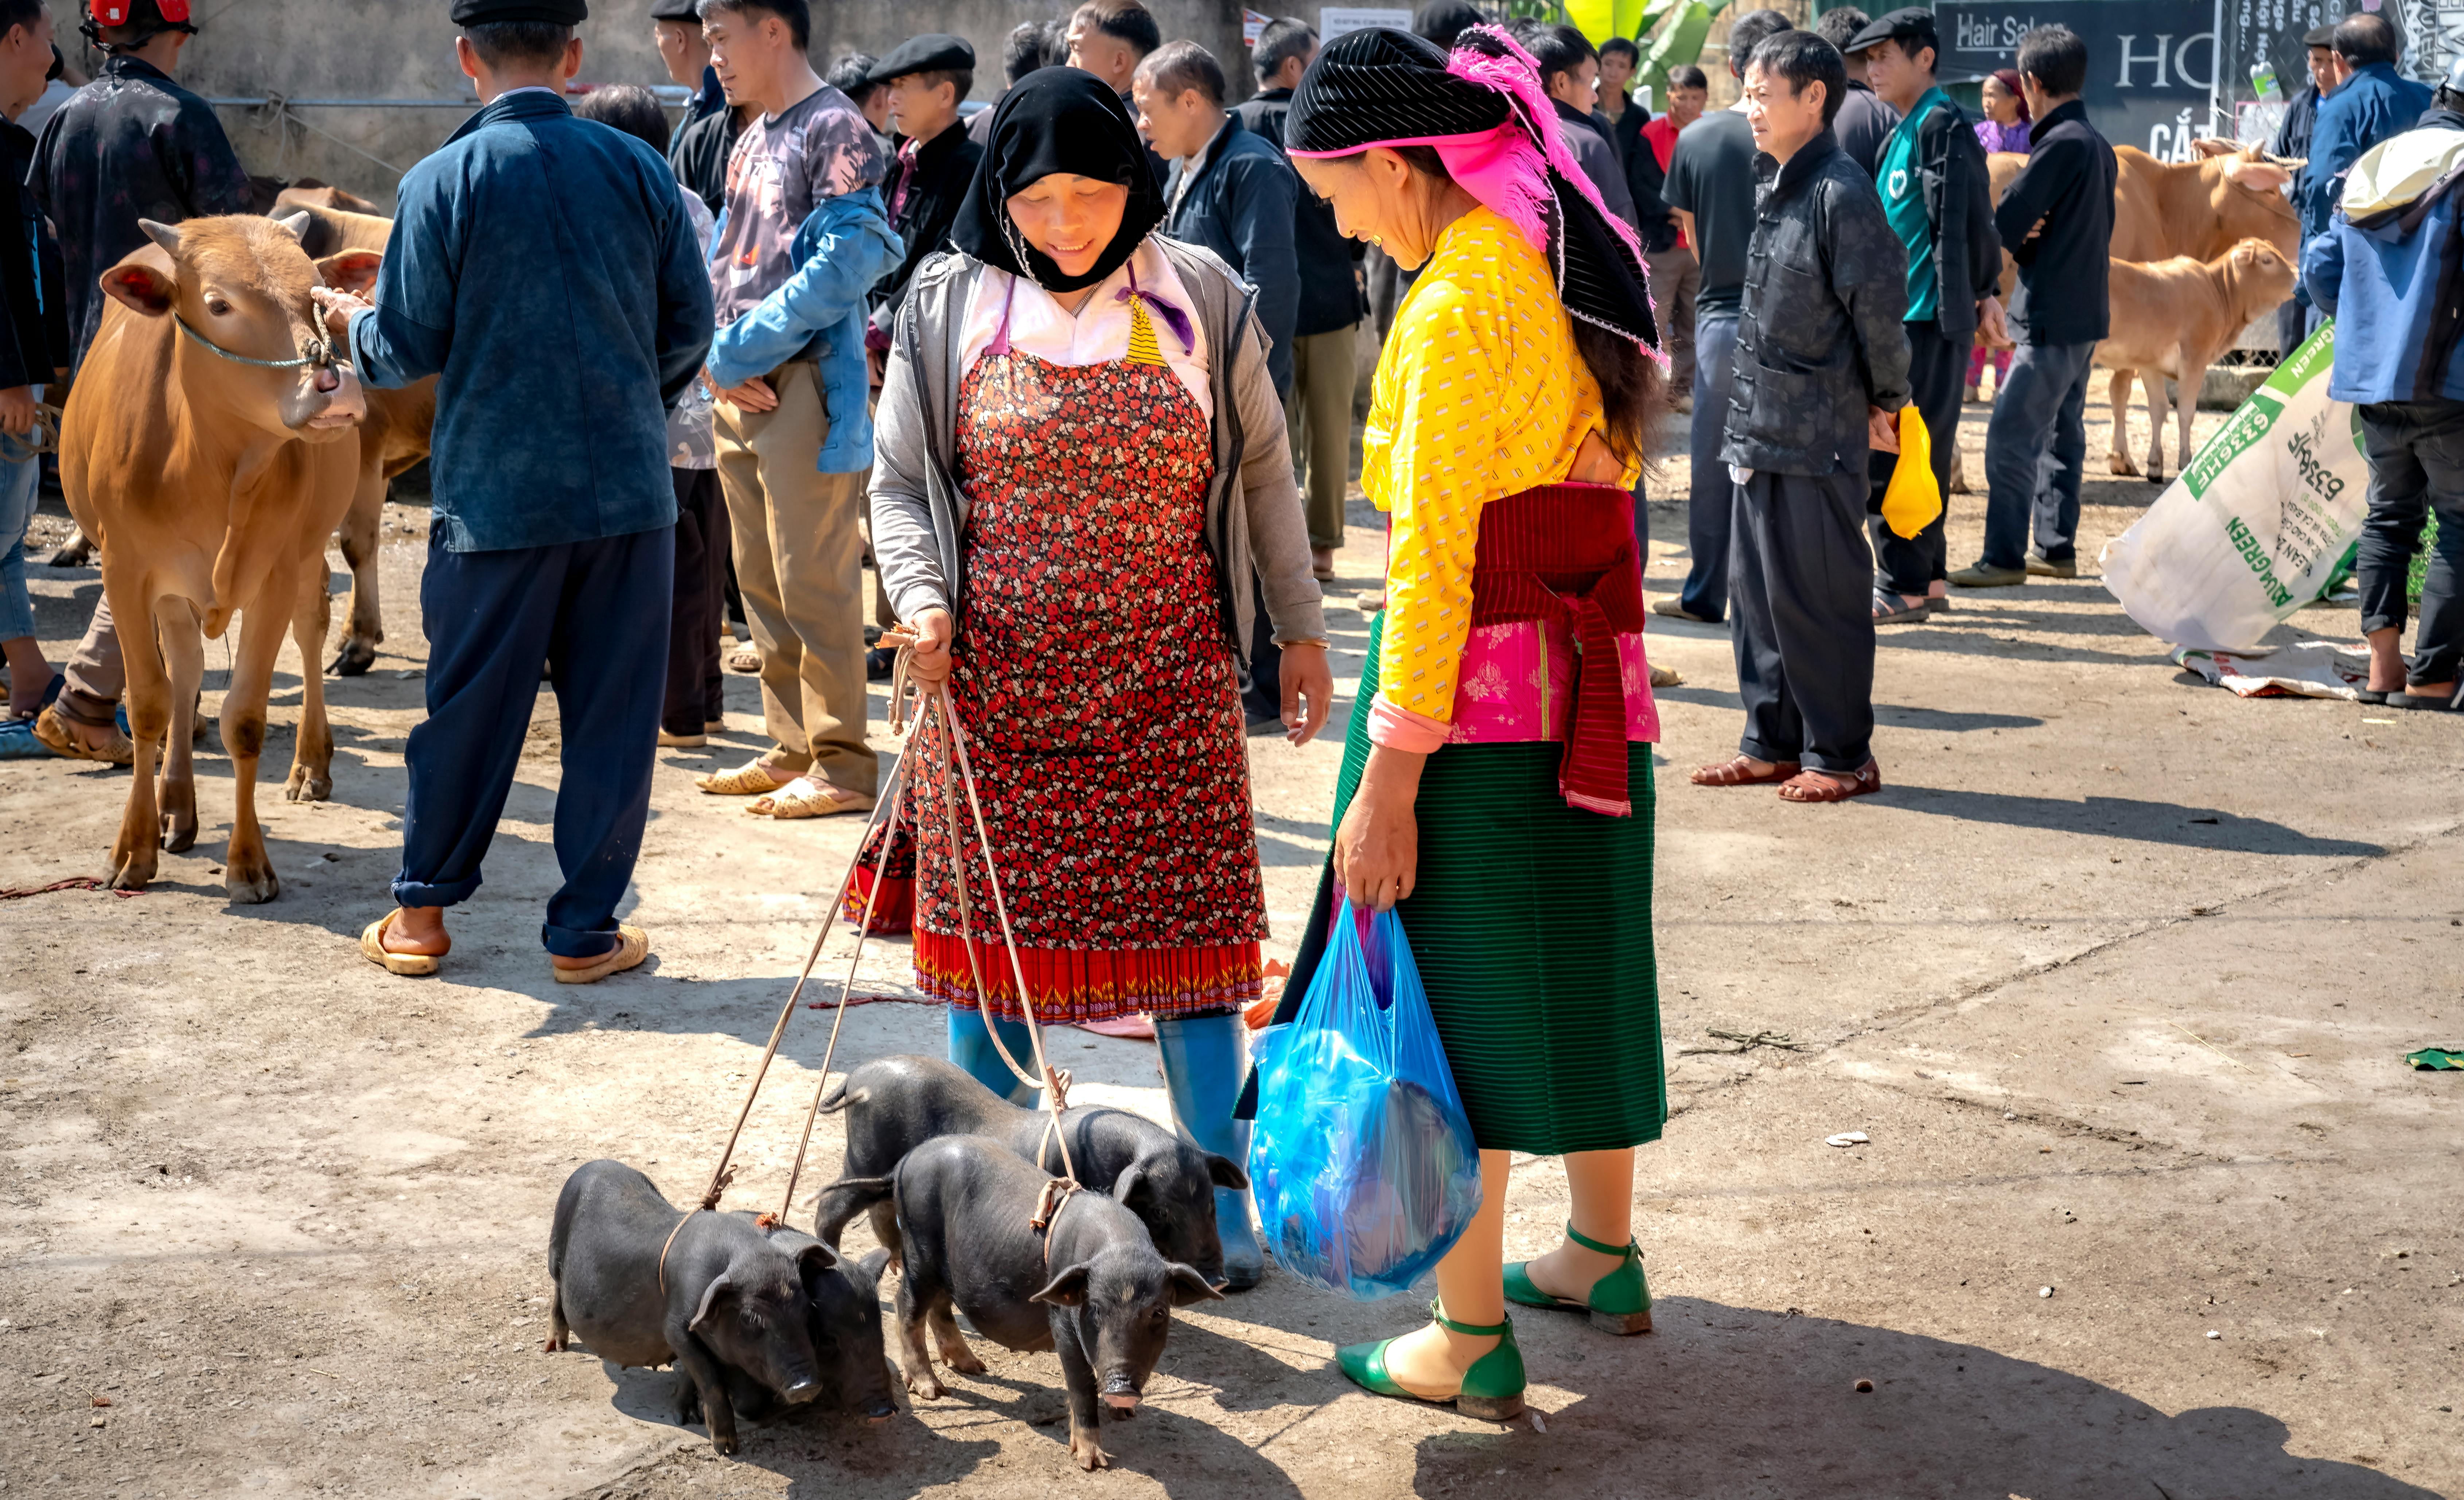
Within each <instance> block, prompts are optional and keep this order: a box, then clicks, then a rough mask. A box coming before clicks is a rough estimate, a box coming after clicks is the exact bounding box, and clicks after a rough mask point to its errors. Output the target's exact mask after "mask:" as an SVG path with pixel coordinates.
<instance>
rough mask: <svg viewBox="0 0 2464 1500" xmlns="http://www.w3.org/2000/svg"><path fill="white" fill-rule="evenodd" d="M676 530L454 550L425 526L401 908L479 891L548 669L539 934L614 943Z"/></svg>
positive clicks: (652, 720)
mask: <svg viewBox="0 0 2464 1500" xmlns="http://www.w3.org/2000/svg"><path fill="white" fill-rule="evenodd" d="M675 556H676V542H675V528H673V527H672V526H662V527H660V528H659V529H658V530H656V531H641V532H635V533H633V534H632V535H630V536H625V537H606V538H602V539H600V540H594V541H570V542H563V543H560V544H558V545H554V546H544V547H516V548H513V549H511V550H509V551H503V552H449V551H447V550H446V548H445V539H444V533H443V532H441V531H440V532H438V533H436V534H435V535H434V536H432V537H430V538H429V543H428V571H427V573H426V574H425V575H423V576H422V577H421V579H420V582H419V608H420V621H421V623H422V625H423V626H424V627H425V628H426V629H427V631H428V684H427V685H428V717H427V718H425V719H423V720H421V721H420V722H419V723H418V724H416V725H414V726H412V728H411V731H410V740H409V742H408V744H407V746H406V747H405V749H404V752H403V760H404V762H405V764H406V765H407V768H408V770H409V772H410V788H409V795H408V796H407V797H406V798H405V799H404V807H403V815H402V871H401V873H399V874H397V875H395V876H394V882H393V898H394V903H395V904H396V905H398V906H454V905H458V904H460V903H461V902H464V901H467V900H469V899H471V896H472V893H473V892H475V891H477V890H478V889H479V865H480V861H481V860H482V859H484V858H485V857H486V855H487V852H488V845H489V844H490V842H492V841H493V840H494V839H495V836H496V823H497V820H498V819H499V818H500V817H502V816H503V814H504V810H505V795H506V793H507V792H509V791H510V790H511V789H512V788H513V784H514V773H515V772H516V771H517V769H519V768H520V765H521V758H522V743H523V740H524V739H526V738H527V737H528V735H529V733H530V727H531V714H532V712H533V710H534V709H536V708H537V706H538V704H539V669H540V668H541V667H542V666H544V667H548V668H551V669H553V670H554V673H555V684H556V706H557V720H558V723H559V725H560V726H561V729H562V730H563V735H564V751H563V759H562V761H561V766H562V772H563V775H562V779H561V782H560V783H559V784H558V786H557V791H556V834H555V839H556V863H557V869H558V870H560V871H562V872H563V875H564V884H563V885H561V887H559V888H558V889H557V891H556V893H555V894H553V895H551V896H549V897H548V900H547V914H546V921H545V922H544V923H543V924H542V926H541V927H540V929H539V937H540V941H541V943H542V945H543V946H545V947H546V949H547V951H548V952H550V953H552V954H556V955H558V956H559V957H561V958H568V959H589V958H596V957H598V956H599V955H601V954H604V953H606V952H608V951H610V950H611V949H613V948H614V947H615V946H616V943H617V941H618V938H617V935H616V907H617V904H618V903H619V902H620V901H622V900H623V899H624V896H625V888H626V886H627V884H628V883H630V882H631V880H632V878H633V861H634V859H635V858H636V857H637V856H639V855H640V853H641V852H642V829H643V827H644V826H645V825H646V824H647V823H648V822H649V815H650V771H651V766H652V760H653V757H654V755H655V754H656V751H657V742H656V741H657V736H656V734H655V733H654V725H655V724H656V721H657V719H658V714H659V693H658V689H657V688H656V687H655V686H654V684H653V680H652V678H651V677H650V674H649V673H648V672H647V671H645V670H644V668H645V666H646V665H647V664H648V663H650V662H656V661H663V660H665V659H666V658H667V651H668V639H667V637H668V612H667V610H666V609H665V608H663V607H662V606H664V605H665V604H666V603H667V602H668V600H669V598H670V597H671V594H672V592H673V589H674V579H673V573H672V569H673V566H674V563H675Z"/></svg>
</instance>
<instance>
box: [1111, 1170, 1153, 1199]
mask: <svg viewBox="0 0 2464 1500" xmlns="http://www.w3.org/2000/svg"><path fill="white" fill-rule="evenodd" d="M1146 1191H1147V1169H1146V1168H1145V1167H1144V1166H1141V1165H1139V1164H1137V1163H1135V1162H1133V1163H1131V1164H1130V1165H1129V1166H1128V1167H1126V1168H1124V1169H1123V1170H1122V1172H1121V1175H1120V1176H1119V1177H1116V1178H1114V1179H1112V1202H1116V1203H1119V1204H1120V1205H1121V1206H1122V1207H1124V1208H1127V1207H1129V1206H1131V1205H1132V1204H1133V1203H1135V1202H1137V1201H1138V1199H1139V1197H1140V1196H1141V1195H1143V1194H1144V1193H1145V1192H1146Z"/></svg>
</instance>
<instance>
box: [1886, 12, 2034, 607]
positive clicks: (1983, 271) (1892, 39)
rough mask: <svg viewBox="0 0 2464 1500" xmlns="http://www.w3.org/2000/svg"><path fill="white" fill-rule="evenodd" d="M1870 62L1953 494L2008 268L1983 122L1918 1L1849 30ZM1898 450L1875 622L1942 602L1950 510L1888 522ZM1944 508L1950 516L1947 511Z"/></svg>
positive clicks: (1911, 320)
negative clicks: (1884, 116)
mask: <svg viewBox="0 0 2464 1500" xmlns="http://www.w3.org/2000/svg"><path fill="white" fill-rule="evenodd" d="M1848 46H1849V49H1850V51H1851V52H1852V53H1855V54H1859V55H1863V57H1864V58H1865V76H1866V77H1867V78H1868V79H1869V80H1870V81H1871V82H1872V83H1873V86H1874V92H1875V93H1876V94H1878V95H1880V96H1881V99H1882V101H1883V102H1884V103H1886V104H1888V105H1890V106H1891V107H1892V108H1893V109H1895V110H1897V111H1899V114H1900V122H1899V123H1898V124H1897V125H1895V126H1893V127H1892V129H1891V133H1890V135H1889V136H1888V137H1887V138H1885V139H1884V141H1883V143H1882V150H1881V156H1880V157H1878V158H1877V159H1876V163H1875V165H1876V171H1875V174H1874V175H1875V186H1876V187H1877V188H1881V194H1882V213H1883V215H1884V216H1885V217H1887V218H1888V219H1889V220H1890V221H1891V230H1892V232H1894V233H1896V234H1897V235H1898V236H1899V237H1900V242H1901V243H1902V244H1903V245H1905V246H1906V247H1907V257H1908V316H1907V331H1908V386H1909V388H1910V389H1911V391H1912V392H1913V393H1914V395H1913V399H1914V400H1915V402H1916V406H1917V411H1918V414H1919V415H1921V416H1923V417H1924V418H1925V431H1926V433H1927V434H1928V435H1929V436H1930V437H1931V438H1932V439H1933V445H1932V449H1931V454H1932V459H1933V476H1934V483H1935V484H1936V485H1937V486H1939V487H1940V489H1941V493H1942V494H1943V495H1944V496H1946V497H1947V496H1949V494H1950V468H1951V465H1952V464H1953V463H1955V462H1957V461H1958V458H1959V407H1960V391H1961V387H1962V386H1963V385H1964V384H1965V383H1966V381H1967V378H1968V351H1969V347H1970V346H1971V345H1972V344H1973V343H1974V342H1975V339H1976V331H1977V326H1978V324H1979V323H1980V322H1982V323H1983V324H1985V325H1986V327H1987V331H1988V332H1989V333H1991V334H1995V335H1998V334H1999V333H2000V331H2001V330H2000V327H1999V324H2000V321H2001V307H2000V305H1999V304H1998V303H1997V302H1996V300H1995V298H1994V295H1993V294H1994V289H1995V283H1996V282H1997V281H1999V280H2000V278H2001V276H2002V240H2001V237H2000V236H1999V235H1997V234H1996V233H1995V232H1994V231H1993V188H1992V182H1991V177H1990V176H1989V174H1988V173H1987V171H1986V166H1985V147H1984V145H1983V144H1982V143H1979V142H1978V141H1977V139H1976V122H1975V121H1972V120H1970V119H1969V116H1968V113H1967V112H1966V111H1965V110H1963V109H1961V108H1960V107H1959V106H1958V105H1957V104H1954V103H1952V102H1951V100H1950V96H1948V95H1947V94H1945V93H1944V92H1943V91H1942V89H1941V88H1940V87H1939V86H1938V85H1937V84H1936V83H1935V81H1934V63H1935V59H1936V58H1938V57H1940V56H1941V55H1942V43H1941V39H1940V38H1939V37H1938V36H1936V35H1935V33H1934V23H1933V12H1932V11H1929V10H1925V9H1924V8H1923V7H1919V6H1910V7H1908V8H1906V9H1904V10H1900V11H1892V12H1891V13H1890V14H1888V15H1885V16H1883V17H1882V18H1881V19H1880V20H1878V21H1874V22H1872V23H1870V24H1868V25H1867V26H1866V28H1865V29H1864V30H1863V31H1861V32H1859V33H1857V34H1856V35H1855V36H1853V37H1851V38H1849V42H1848ZM1898 461H1899V460H1898V455H1897V454H1881V455H1877V456H1876V458H1875V460H1874V474H1873V492H1872V496H1871V500H1870V509H1871V510H1872V512H1873V519H1872V523H1871V524H1872V530H1873V534H1874V561H1875V574H1876V576H1875V582H1874V606H1873V609H1874V620H1875V623H1877V624H1890V623H1895V622H1902V621H1917V620H1923V619H1925V617H1926V615H1927V613H1928V612H1929V610H1931V609H1939V608H1943V607H1946V604H1947V602H1946V604H1936V603H1934V601H1936V600H1941V599H1942V598H1943V595H1944V592H1945V587H1944V582H1943V581H1944V580H1945V579H1946V578H1947V576H1948V573H1949V569H1948V567H1947V562H1948V558H1947V554H1946V553H1945V551H1944V543H1943V517H1942V516H1936V517H1935V518H1933V519H1932V520H1931V521H1930V522H1928V523H1927V524H1926V525H1925V528H1924V529H1923V530H1921V531H1919V532H1918V533H1917V534H1916V535H1915V536H1914V537H1903V536H1901V535H1900V534H1899V533H1897V532H1895V531H1893V530H1892V529H1891V528H1890V527H1889V525H1887V524H1886V523H1884V521H1883V519H1882V496H1883V494H1884V492H1885V491H1887V490H1888V489H1889V488H1890V483H1891V473H1892V471H1893V470H1894V469H1895V468H1896V467H1897V466H1898ZM1946 514H1947V512H1946Z"/></svg>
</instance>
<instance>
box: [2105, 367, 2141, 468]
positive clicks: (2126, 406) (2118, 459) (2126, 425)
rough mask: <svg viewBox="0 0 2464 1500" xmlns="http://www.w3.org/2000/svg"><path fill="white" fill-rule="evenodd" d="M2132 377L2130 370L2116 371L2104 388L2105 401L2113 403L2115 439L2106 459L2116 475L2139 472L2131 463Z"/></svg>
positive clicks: (2109, 446) (2109, 445)
mask: <svg viewBox="0 0 2464 1500" xmlns="http://www.w3.org/2000/svg"><path fill="white" fill-rule="evenodd" d="M2130 377H2131V372H2130V371H2129V370H2115V371H2114V372H2113V378H2112V379H2111V380H2109V381H2107V382H2105V386H2104V394H2105V399H2106V400H2108V401H2110V402H2111V403H2113V438H2112V441H2111V442H2110V443H2109V444H2108V445H2107V446H2106V449H2105V458H2106V460H2107V467H2109V468H2111V469H2112V470H2113V472H2114V473H2115V474H2137V473H2138V472H2139V471H2138V470H2137V469H2136V468H2134V467H2133V466H2132V465H2131V462H2130Z"/></svg>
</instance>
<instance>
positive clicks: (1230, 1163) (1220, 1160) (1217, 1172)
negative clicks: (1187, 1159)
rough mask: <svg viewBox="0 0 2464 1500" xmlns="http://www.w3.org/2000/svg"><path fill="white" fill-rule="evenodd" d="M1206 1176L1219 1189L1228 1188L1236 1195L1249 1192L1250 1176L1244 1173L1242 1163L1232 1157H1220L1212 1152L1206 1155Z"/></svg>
mask: <svg viewBox="0 0 2464 1500" xmlns="http://www.w3.org/2000/svg"><path fill="white" fill-rule="evenodd" d="M1206 1175H1207V1177H1208V1178H1209V1179H1211V1180H1213V1181H1214V1183H1215V1185H1216V1186H1217V1187H1228V1188H1230V1189H1231V1190H1232V1191H1234V1192H1236V1193H1245V1192H1247V1191H1248V1190H1249V1174H1248V1173H1246V1172H1243V1171H1242V1170H1241V1163H1239V1162H1238V1161H1235V1160H1233V1159H1232V1158H1230V1157H1219V1156H1217V1155H1216V1154H1215V1153H1214V1152H1211V1151H1210V1152H1208V1153H1206Z"/></svg>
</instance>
